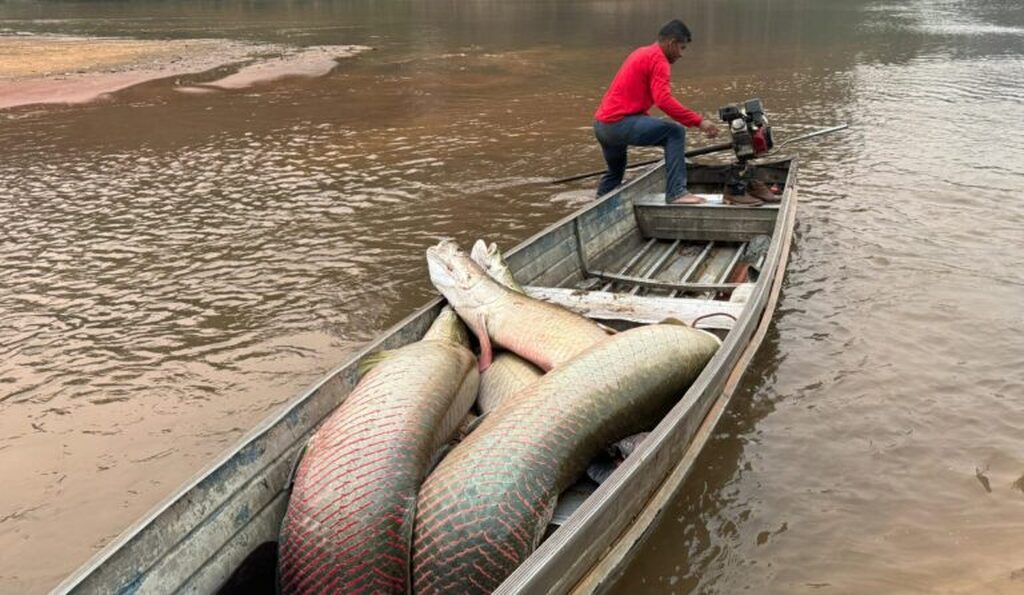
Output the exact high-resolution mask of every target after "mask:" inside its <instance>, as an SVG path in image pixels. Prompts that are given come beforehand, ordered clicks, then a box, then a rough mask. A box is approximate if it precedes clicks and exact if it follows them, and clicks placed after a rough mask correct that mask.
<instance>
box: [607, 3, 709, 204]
mask: <svg viewBox="0 0 1024 595" xmlns="http://www.w3.org/2000/svg"><path fill="white" fill-rule="evenodd" d="M691 39H692V36H691V35H690V29H689V28H687V26H686V25H685V24H683V22H682V21H680V20H678V19H676V20H673V21H671V22H669V23H668V24H666V25H665V26H664V27H662V28H661V31H659V32H658V41H657V42H655V43H653V44H651V45H648V46H644V47H642V48H639V49H637V50H635V51H634V52H633V53H632V54H630V55H629V57H628V58H626V61H625V62H623V63H622V67H621V68H619V72H618V74H616V75H615V79H614V80H612V84H611V86H609V87H608V91H607V92H606V93H605V94H604V99H602V100H601V105H600V107H598V108H597V113H595V114H594V134H595V136H597V141H598V142H599V143H601V151H602V152H603V153H604V160H605V162H606V163H607V164H608V171H607V172H605V174H604V177H603V178H601V185H600V186H598V189H597V195H598V196H602V195H604V194H605V193H608V192H611V191H612V190H614V189H615V187H616V186H618V185H619V184H621V183H622V177H623V176H624V175H625V173H626V148H627V147H629V146H630V145H633V146H640V147H650V146H655V145H657V146H661V147H664V148H665V169H666V174H667V178H668V184H667V187H666V191H665V201H666V202H669V203H676V204H698V203H701V202H704V199H702V198H701V197H699V196H696V195H694V194H690V193H689V192H688V191H687V190H686V156H685V155H684V154H685V153H686V128H684V127H689V128H700V129H701V131H702V132H703V133H704V134H705V135H706V136H708V137H709V138H714V137H715V136H717V135H718V127H717V126H715V125H714V124H713V123H712V122H710V121H708V120H705V119H704V118H702V117H701V115H700V114H698V113H697V112H695V111H693V110H691V109H689V108H687V107H685V106H684V105H682V104H681V103H679V102H678V101H677V100H676V99H675V97H673V96H672V89H671V88H670V87H669V77H670V75H671V69H670V64H672V63H674V62H675V61H676V60H678V59H679V57H680V56H681V55H682V53H683V51H684V50H685V49H686V46H687V45H689V43H690V40H691ZM653 105H657V106H658V108H659V109H661V111H663V112H665V113H666V114H667V115H668V116H669V117H670V118H672V119H673V120H675V122H670V121H668V120H664V119H661V118H652V117H651V116H649V115H647V110H649V109H651V106H653ZM676 122H678V124H677V123H676Z"/></svg>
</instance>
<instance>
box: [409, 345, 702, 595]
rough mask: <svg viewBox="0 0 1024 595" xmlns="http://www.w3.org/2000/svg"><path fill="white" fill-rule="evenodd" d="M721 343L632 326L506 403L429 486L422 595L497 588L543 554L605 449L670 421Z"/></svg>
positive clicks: (424, 494) (420, 518)
mask: <svg viewBox="0 0 1024 595" xmlns="http://www.w3.org/2000/svg"><path fill="white" fill-rule="evenodd" d="M719 344H720V342H719V341H718V339H717V338H715V337H714V336H713V335H710V334H709V333H706V332H704V331H699V330H694V329H692V328H689V327H685V326H676V325H651V326H646V327H639V328H635V329H631V330H628V331H625V332H623V333H620V334H618V335H614V336H612V337H608V338H607V339H605V340H604V341H601V342H600V343H597V344H596V345H594V346H593V347H591V348H590V349H588V350H586V351H585V352H583V353H581V354H580V355H578V356H577V357H576V358H575V359H573V360H572V361H570V362H568V363H566V364H564V365H562V366H560V367H557V368H555V369H554V370H552V371H550V372H548V373H547V374H546V375H545V376H544V377H543V378H541V379H540V380H538V381H537V382H535V383H534V384H531V385H530V386H529V387H528V388H527V389H526V390H525V391H524V392H523V393H522V394H519V395H516V397H515V398H514V399H511V400H509V401H506V402H505V403H504V404H502V405H501V406H500V407H499V408H498V409H497V410H495V411H494V412H493V413H491V414H490V415H489V416H488V417H487V418H486V419H484V421H483V422H482V423H481V425H480V426H479V427H478V428H477V429H476V430H475V431H474V432H473V433H472V434H470V435H469V437H468V438H467V439H466V440H465V441H464V442H462V443H461V444H459V445H458V446H456V447H455V448H454V449H453V450H452V451H451V453H450V454H449V455H448V456H447V457H446V458H445V459H444V460H443V461H441V463H440V464H439V465H438V467H437V468H436V469H435V470H434V471H433V472H432V473H431V474H430V476H429V477H428V478H427V480H426V482H424V484H423V486H422V488H421V489H420V496H419V501H418V503H417V510H416V534H415V537H414V541H413V587H414V590H415V592H416V593H418V594H421V593H422V594H427V595H429V594H433V593H448V592H459V593H489V592H491V591H492V590H493V589H495V588H496V587H497V586H498V585H499V584H500V583H501V582H502V581H503V580H504V579H505V578H506V577H507V576H508V575H509V574H510V573H511V572H512V571H513V570H515V568H516V567H517V566H518V565H519V564H520V563H521V562H522V561H523V560H524V559H526V557H527V556H529V555H530V553H531V552H533V550H534V549H535V548H536V547H537V545H538V543H539V541H540V539H541V537H542V536H543V534H544V530H545V528H546V526H547V524H548V521H549V520H550V518H551V514H552V511H553V509H554V505H555V502H556V500H557V498H558V495H559V493H561V492H562V491H563V490H565V489H566V488H567V487H568V486H569V485H570V484H571V483H572V482H573V481H575V480H576V478H577V477H579V476H580V474H582V473H583V471H584V469H586V467H587V464H588V462H589V461H590V460H591V459H592V458H593V457H594V456H595V455H596V454H598V453H599V452H600V451H601V449H603V448H604V447H605V446H607V445H608V444H611V443H612V442H615V441H616V440H619V439H621V438H624V437H626V436H629V435H631V434H635V433H637V432H639V431H641V430H645V429H649V428H650V427H651V426H653V425H654V424H655V423H656V422H657V421H658V420H659V419H661V417H663V416H664V414H665V413H667V412H668V410H669V409H670V408H671V407H672V405H673V404H674V403H675V402H676V400H677V399H678V398H679V397H681V396H682V394H683V393H684V391H685V390H686V388H687V387H688V386H689V385H690V384H691V383H692V382H693V380H694V379H695V378H696V377H697V375H698V374H700V372H701V370H702V369H703V368H704V366H705V364H706V363H707V362H708V360H709V359H710V358H711V356H712V355H713V354H714V352H715V351H716V350H717V348H718V345H719Z"/></svg>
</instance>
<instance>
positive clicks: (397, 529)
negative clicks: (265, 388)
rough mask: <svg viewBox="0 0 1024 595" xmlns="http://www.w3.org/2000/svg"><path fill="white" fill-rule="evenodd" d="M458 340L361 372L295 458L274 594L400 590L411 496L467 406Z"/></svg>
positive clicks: (467, 368)
mask: <svg viewBox="0 0 1024 595" xmlns="http://www.w3.org/2000/svg"><path fill="white" fill-rule="evenodd" d="M478 382H479V376H478V372H477V370H476V358H475V357H474V356H473V354H472V353H471V352H470V351H469V350H468V349H467V348H465V347H463V346H459V345H455V344H452V343H447V342H444V341H420V342H417V343H412V344H410V345H407V346H405V347H402V348H400V349H397V350H395V351H394V352H392V353H391V354H390V355H389V356H388V357H387V358H386V359H384V360H383V361H382V362H380V363H379V364H377V366H376V367H374V368H373V369H371V370H370V371H369V372H368V373H367V374H366V375H365V376H364V377H363V378H362V380H361V381H360V382H359V384H358V385H357V386H356V388H355V389H354V390H353V391H352V393H351V394H350V395H349V397H348V398H347V399H346V400H345V401H344V402H343V403H342V404H341V405H340V406H339V407H338V409H337V410H336V411H335V412H334V413H333V414H332V415H331V416H330V417H329V418H328V419H327V421H326V422H324V424H323V426H321V427H320V428H319V429H318V430H317V432H316V434H315V435H314V437H313V438H312V439H311V441H310V443H309V446H308V448H307V450H306V453H305V455H304V456H303V458H302V462H301V463H300V465H299V467H298V469H297V472H296V476H295V486H294V488H293V491H292V495H291V499H290V500H289V504H288V510H287V513H286V514H285V518H284V522H283V525H282V529H281V538H280V572H279V577H280V585H281V589H282V591H283V592H284V593H362V592H374V593H381V592H384V593H407V592H408V589H409V580H410V578H409V565H410V550H411V539H412V521H413V518H414V511H415V506H416V494H417V491H418V488H419V485H420V483H421V482H422V480H423V477H424V475H426V472H427V468H428V465H429V464H430V461H431V456H432V455H433V453H434V451H435V450H436V449H437V448H438V447H439V446H440V444H442V443H444V442H446V441H447V440H448V439H450V437H451V434H452V433H453V431H454V429H455V423H454V421H453V420H455V421H457V420H459V419H461V418H462V417H464V416H465V414H466V412H467V411H468V410H469V408H470V407H471V406H472V403H473V399H474V397H475V396H476V391H477V386H478Z"/></svg>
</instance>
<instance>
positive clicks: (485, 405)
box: [476, 351, 543, 413]
mask: <svg viewBox="0 0 1024 595" xmlns="http://www.w3.org/2000/svg"><path fill="white" fill-rule="evenodd" d="M542 374H543V372H541V371H540V369H539V368H537V367H536V366H534V365H533V364H531V363H530V362H528V361H526V360H524V359H523V358H521V357H519V356H518V355H516V354H514V353H510V352H507V351H505V352H502V353H499V354H498V355H496V356H495V357H494V361H493V362H492V363H491V365H490V367H488V368H487V369H486V370H484V372H483V374H481V375H480V394H479V395H478V396H477V399H476V404H477V407H479V408H480V413H487V412H489V411H491V410H493V409H494V408H495V407H497V406H498V404H500V403H501V402H502V401H504V400H505V399H506V398H508V397H509V396H511V395H513V394H516V393H518V392H519V391H521V390H522V389H524V388H526V387H527V386H529V385H530V384H532V383H533V382H535V381H536V380H537V379H538V378H540V377H541V375H542Z"/></svg>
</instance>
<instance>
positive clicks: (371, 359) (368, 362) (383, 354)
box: [356, 349, 395, 378]
mask: <svg viewBox="0 0 1024 595" xmlns="http://www.w3.org/2000/svg"><path fill="white" fill-rule="evenodd" d="M394 353H395V352H394V350H393V349H386V350H384V351H375V352H373V353H370V354H368V355H366V356H365V357H364V358H363V359H361V360H359V364H357V365H356V374H358V375H359V377H360V378H362V377H363V376H365V375H366V373H367V372H369V371H370V370H372V369H374V368H376V367H377V364H379V363H381V362H382V361H384V360H386V359H388V358H389V357H391V356H392V355H394Z"/></svg>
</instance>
